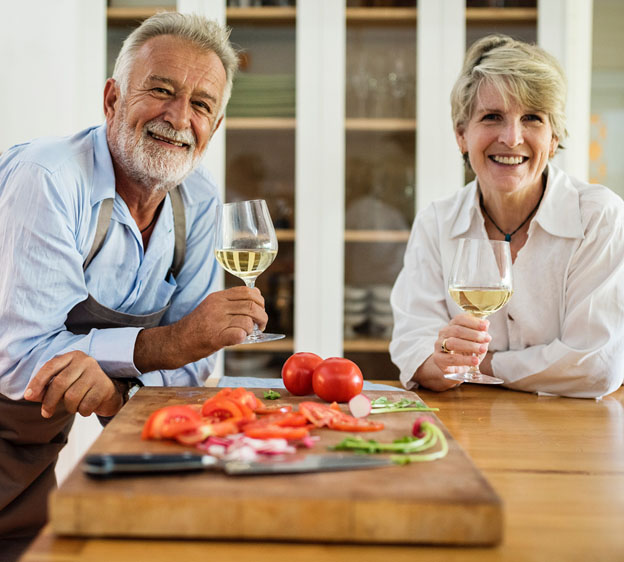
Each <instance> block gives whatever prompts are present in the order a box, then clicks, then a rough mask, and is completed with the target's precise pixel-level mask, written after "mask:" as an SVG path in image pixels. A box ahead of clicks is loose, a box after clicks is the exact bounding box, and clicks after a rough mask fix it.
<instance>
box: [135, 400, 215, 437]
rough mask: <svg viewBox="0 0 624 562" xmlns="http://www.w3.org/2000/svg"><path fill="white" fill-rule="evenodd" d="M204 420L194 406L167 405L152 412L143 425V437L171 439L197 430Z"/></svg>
mask: <svg viewBox="0 0 624 562" xmlns="http://www.w3.org/2000/svg"><path fill="white" fill-rule="evenodd" d="M202 422H203V420H202V417H201V414H200V413H199V412H198V411H197V409H196V408H194V407H193V406H189V405H181V406H165V407H164V408H160V409H159V410H156V411H155V412H152V414H151V415H150V417H149V418H148V419H147V421H146V422H145V425H144V426H143V431H142V432H141V438H142V439H169V438H171V437H175V436H176V435H178V434H179V433H184V432H188V431H193V430H195V429H196V428H197V427H198V426H199V425H200V424H201V423H202Z"/></svg>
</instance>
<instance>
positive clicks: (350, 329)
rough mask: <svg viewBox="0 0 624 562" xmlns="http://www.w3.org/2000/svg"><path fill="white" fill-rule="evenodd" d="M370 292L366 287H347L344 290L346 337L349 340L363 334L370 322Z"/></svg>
mask: <svg viewBox="0 0 624 562" xmlns="http://www.w3.org/2000/svg"><path fill="white" fill-rule="evenodd" d="M368 300H369V291H368V289H367V288H365V287H352V286H349V285H347V286H346V287H345V289H344V337H345V339H347V340H350V339H353V338H356V337H357V336H358V334H361V333H362V331H363V329H364V327H365V324H366V322H367V321H368Z"/></svg>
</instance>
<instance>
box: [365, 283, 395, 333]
mask: <svg viewBox="0 0 624 562" xmlns="http://www.w3.org/2000/svg"><path fill="white" fill-rule="evenodd" d="M391 292H392V287H391V286H390V285H375V286H373V287H371V288H370V295H371V298H370V323H371V331H372V332H373V333H374V334H375V335H376V336H378V337H380V338H387V339H390V338H391V337H392V328H393V326H394V319H393V316H392V305H391V304H390V293H391Z"/></svg>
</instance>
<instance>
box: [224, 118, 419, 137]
mask: <svg viewBox="0 0 624 562" xmlns="http://www.w3.org/2000/svg"><path fill="white" fill-rule="evenodd" d="M225 123H226V127H227V129H228V130H232V131H261V130H266V131H288V130H293V131H294V130H295V127H296V126H297V120H296V119H295V118H294V117H226V121H225ZM345 128H346V130H347V131H380V132H395V131H399V132H401V131H404V132H408V133H413V132H415V131H416V120H415V119H368V118H357V119H355V118H348V119H346V120H345Z"/></svg>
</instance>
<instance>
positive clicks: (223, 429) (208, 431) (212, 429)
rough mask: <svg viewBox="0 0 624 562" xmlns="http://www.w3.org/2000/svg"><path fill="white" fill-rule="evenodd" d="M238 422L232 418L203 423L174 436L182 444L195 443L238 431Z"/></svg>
mask: <svg viewBox="0 0 624 562" xmlns="http://www.w3.org/2000/svg"><path fill="white" fill-rule="evenodd" d="M238 431H239V430H238V424H237V423H236V422H235V421H233V420H232V419H229V420H226V421H223V422H218V423H204V424H202V425H200V426H198V427H197V428H195V429H194V430H193V431H186V432H184V433H179V434H178V435H176V436H175V438H176V441H178V442H179V443H182V444H183V445H197V443H201V442H202V441H205V440H206V439H208V437H223V436H224V435H231V434H233V433H238Z"/></svg>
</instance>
